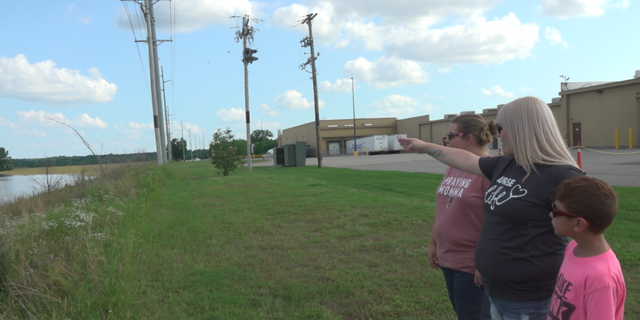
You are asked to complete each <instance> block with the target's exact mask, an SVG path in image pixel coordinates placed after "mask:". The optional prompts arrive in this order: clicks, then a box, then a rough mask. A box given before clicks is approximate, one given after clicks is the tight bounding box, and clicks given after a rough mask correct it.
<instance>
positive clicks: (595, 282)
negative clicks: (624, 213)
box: [547, 241, 627, 320]
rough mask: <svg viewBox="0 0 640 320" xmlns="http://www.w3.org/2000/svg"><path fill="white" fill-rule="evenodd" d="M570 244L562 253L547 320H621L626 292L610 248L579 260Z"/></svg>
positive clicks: (571, 243)
mask: <svg viewBox="0 0 640 320" xmlns="http://www.w3.org/2000/svg"><path fill="white" fill-rule="evenodd" d="M576 246H577V243H576V242H575V241H571V242H570V243H569V245H568V246H567V250H566V251H565V253H564V261H563V262H562V267H560V273H559V274H558V281H557V282H556V287H555V290H554V293H553V296H552V297H551V305H550V306H549V316H548V317H547V319H548V320H622V319H623V317H624V300H625V297H626V295H627V290H626V287H625V285H624V277H623V276H622V270H621V269H620V262H618V258H616V255H615V254H614V253H613V251H612V250H611V248H609V250H608V251H607V252H605V253H602V254H599V255H597V256H595V257H588V258H579V257H576V255H575V254H574V253H573V251H574V249H575V248H576Z"/></svg>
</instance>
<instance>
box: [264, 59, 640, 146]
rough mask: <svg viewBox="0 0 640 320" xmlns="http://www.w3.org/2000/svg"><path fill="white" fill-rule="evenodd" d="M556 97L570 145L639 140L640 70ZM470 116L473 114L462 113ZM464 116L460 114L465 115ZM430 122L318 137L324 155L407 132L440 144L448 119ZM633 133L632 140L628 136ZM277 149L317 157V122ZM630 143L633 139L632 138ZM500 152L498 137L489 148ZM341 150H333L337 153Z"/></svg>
mask: <svg viewBox="0 0 640 320" xmlns="http://www.w3.org/2000/svg"><path fill="white" fill-rule="evenodd" d="M559 94H560V97H558V98H553V99H552V100H551V103H549V104H548V105H549V108H551V111H552V112H553V115H554V116H555V118H556V121H557V122H558V127H559V128H560V132H562V134H563V136H564V138H565V141H566V143H567V145H568V146H575V145H577V143H578V142H580V144H581V145H583V146H587V147H614V146H615V144H616V138H615V131H616V129H618V130H619V145H620V147H621V148H628V147H629V144H630V141H631V142H633V143H635V144H637V143H638V142H639V141H640V127H639V126H638V125H639V124H640V70H638V71H636V78H634V79H631V80H624V81H618V82H583V83H577V82H568V83H567V82H564V83H561V91H560V93H559ZM499 108H500V106H498V107H497V108H490V109H483V110H482V113H480V115H481V116H482V117H483V118H484V119H485V120H486V121H487V122H489V121H491V120H495V119H496V117H497V115H498V110H499ZM465 112H470V113H473V112H474V111H465ZM465 112H462V113H465ZM456 115H457V114H450V115H445V118H444V119H437V120H431V119H430V118H429V115H423V116H418V117H413V118H407V119H401V120H398V119H396V118H373V119H371V118H364V119H363V118H361V119H355V133H354V125H353V124H354V120H353V119H340V120H321V121H320V135H321V149H322V154H323V155H335V154H345V153H346V148H347V146H346V145H345V143H346V141H347V140H352V139H353V138H354V135H355V136H356V138H358V139H359V138H363V137H368V136H373V135H391V134H406V135H407V137H414V138H419V139H421V140H424V141H428V142H433V143H444V137H445V136H446V134H447V133H448V132H449V124H450V123H451V118H453V117H455V116H456ZM630 129H631V132H632V136H630V134H629V132H630ZM277 139H278V146H282V145H285V144H290V143H294V142H296V141H304V142H305V143H306V145H308V146H309V147H310V154H309V155H310V156H316V155H317V153H316V150H317V145H316V128H315V122H309V123H306V124H302V125H299V126H296V127H293V128H289V129H284V130H281V131H279V132H278V138H277ZM630 139H631V140H630ZM490 147H491V148H493V149H496V148H498V141H497V139H495V140H494V143H493V144H492V145H491V146H490ZM338 149H339V151H336V150H338Z"/></svg>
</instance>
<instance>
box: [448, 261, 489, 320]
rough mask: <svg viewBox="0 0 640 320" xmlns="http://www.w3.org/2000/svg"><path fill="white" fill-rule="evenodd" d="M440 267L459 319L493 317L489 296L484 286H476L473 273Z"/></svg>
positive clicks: (487, 319) (481, 319)
mask: <svg viewBox="0 0 640 320" xmlns="http://www.w3.org/2000/svg"><path fill="white" fill-rule="evenodd" d="M440 269H441V270H442V274H444V280H445V282H446V284H447V291H449V299H451V304H452V305H453V310H454V311H455V312H456V314H457V315H458V320H489V319H491V314H490V311H489V305H490V303H489V298H488V296H487V294H486V293H485V291H484V288H483V287H476V285H475V284H474V283H473V278H474V275H473V274H471V273H468V272H464V271H460V270H455V269H449V268H444V267H440Z"/></svg>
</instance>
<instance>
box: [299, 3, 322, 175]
mask: <svg viewBox="0 0 640 320" xmlns="http://www.w3.org/2000/svg"><path fill="white" fill-rule="evenodd" d="M317 15H318V14H317V13H310V14H308V15H307V17H306V18H305V19H304V20H303V21H302V24H305V23H306V24H307V25H309V36H308V37H306V38H304V39H302V41H300V43H302V47H303V48H304V47H311V56H310V57H309V59H307V62H305V63H304V64H302V65H301V66H300V69H302V70H304V69H305V67H306V66H307V65H308V64H311V76H312V77H311V79H313V105H314V108H315V112H316V145H317V152H318V168H322V144H321V140H322V137H321V136H320V112H319V111H318V110H319V108H318V79H317V78H316V59H317V58H318V56H319V55H320V54H318V56H316V54H315V51H314V48H313V30H312V27H311V24H312V20H313V18H315V17H316V16H317Z"/></svg>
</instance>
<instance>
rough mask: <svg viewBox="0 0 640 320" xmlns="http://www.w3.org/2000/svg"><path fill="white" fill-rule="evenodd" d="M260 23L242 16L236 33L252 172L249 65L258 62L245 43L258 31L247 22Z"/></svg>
mask: <svg viewBox="0 0 640 320" xmlns="http://www.w3.org/2000/svg"><path fill="white" fill-rule="evenodd" d="M231 18H239V17H238V16H233V17H231ZM250 21H253V22H261V21H262V20H260V19H255V18H254V19H251V18H249V16H248V15H244V16H243V17H242V29H241V30H237V31H236V38H235V40H236V42H240V39H242V63H243V64H244V107H245V113H246V123H247V164H248V166H247V167H248V169H249V171H252V168H251V158H252V157H251V116H250V114H249V64H250V63H253V62H254V61H256V60H258V58H257V57H254V56H253V54H254V53H256V52H258V50H256V49H251V48H249V47H247V43H249V45H251V44H253V35H254V34H255V33H256V31H257V30H258V29H255V28H253V27H252V26H250V25H249V22H250Z"/></svg>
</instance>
